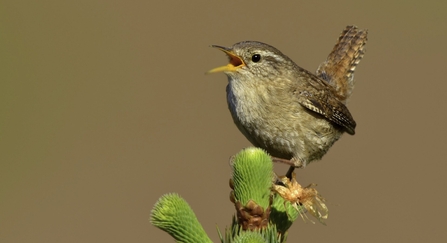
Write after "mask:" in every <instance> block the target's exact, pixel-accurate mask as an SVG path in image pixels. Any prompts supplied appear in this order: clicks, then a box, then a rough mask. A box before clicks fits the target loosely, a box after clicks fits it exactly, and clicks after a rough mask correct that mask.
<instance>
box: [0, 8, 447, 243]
mask: <svg viewBox="0 0 447 243" xmlns="http://www.w3.org/2000/svg"><path fill="white" fill-rule="evenodd" d="M446 9H447V3H446V2H442V1H425V2H424V1H354V0H352V1H348V0H345V1H293V3H292V1H288V2H286V1H281V2H279V1H225V2H223V1H221V2H217V1H166V2H164V3H155V1H98V0H88V1H71V2H69V1H2V3H1V8H0V27H1V34H0V53H1V54H0V62H1V63H0V242H5V243H6V242H173V239H172V238H171V237H170V236H169V235H167V234H166V233H165V232H162V231H161V230H159V229H157V228H155V227H153V226H152V225H151V224H150V223H149V221H148V218H149V215H150V211H151V209H152V206H153V205H154V204H155V202H156V201H157V199H158V198H159V197H160V196H161V195H163V194H164V193H168V192H178V193H179V194H180V195H181V196H182V197H184V198H185V199H186V200H187V201H188V202H189V204H190V205H191V207H192V208H193V209H194V211H195V212H196V214H197V216H198V218H199V220H200V221H201V223H202V224H203V225H204V228H205V230H206V231H207V232H208V234H209V235H210V236H211V238H212V239H213V240H214V241H215V242H218V235H217V233H216V229H215V228H216V225H217V226H218V227H219V228H220V229H222V230H223V229H224V228H225V227H226V226H228V225H230V222H231V216H232V215H233V213H234V208H233V205H232V204H231V203H230V201H229V198H228V195H229V192H230V188H229V186H228V179H229V176H230V167H229V165H228V158H229V157H230V156H231V155H233V154H235V153H237V152H238V151H239V150H240V149H242V148H244V147H247V146H250V144H249V142H248V141H247V140H246V139H245V138H244V137H243V136H242V135H241V134H240V133H239V131H238V130H237V129H236V127H235V126H234V124H233V122H232V120H231V116H230V114H229V112H228V110H227V105H226V98H225V97H226V96H225V86H226V85H227V80H226V77H225V75H224V74H215V75H204V73H205V72H206V71H207V70H209V69H211V68H214V67H216V66H220V65H224V64H226V63H227V58H226V57H225V55H224V54H223V53H221V52H219V51H217V50H214V49H212V48H209V45H211V44H219V45H225V46H230V45H232V44H233V43H235V42H238V41H242V40H259V41H263V42H266V43H269V44H271V45H273V46H275V47H277V48H279V49H280V50H281V51H282V52H284V53H285V54H286V55H288V56H289V57H291V58H292V59H293V60H294V61H295V62H296V63H297V64H298V65H300V66H302V67H304V68H306V69H309V70H312V71H314V70H316V68H317V67H318V65H319V64H320V63H321V62H322V61H323V60H325V58H326V56H327V55H328V54H329V52H330V51H331V50H332V47H333V45H334V44H335V41H336V39H337V38H338V36H339V33H340V32H341V31H342V29H343V28H344V27H345V26H346V25H350V24H354V25H357V26H359V27H360V28H367V29H369V42H368V44H367V52H366V55H365V58H364V59H363V61H362V62H361V63H360V65H359V67H358V68H357V71H356V76H355V78H356V80H357V85H356V88H355V90H354V95H353V97H352V98H351V101H350V104H349V109H350V110H351V113H352V114H353V116H354V118H355V119H356V121H357V124H358V126H357V130H356V132H357V133H356V135H355V136H348V135H345V136H343V138H342V139H341V140H340V141H339V142H337V143H336V144H335V145H334V147H333V148H332V149H331V150H330V152H329V153H328V154H327V155H326V156H325V157H324V158H323V160H322V161H319V162H315V163H312V164H310V165H309V166H308V167H307V168H306V169H304V170H300V171H299V172H298V178H299V181H300V182H301V183H302V184H304V185H307V184H308V183H312V182H314V183H318V184H319V186H318V190H319V192H320V193H321V194H322V195H323V196H324V197H325V198H327V200H328V206H329V210H330V214H329V219H328V220H327V224H328V226H323V225H321V224H315V225H314V224H312V223H309V222H308V223H304V222H302V221H301V220H297V222H296V223H295V224H294V225H293V227H292V229H291V230H290V234H289V241H301V242H310V241H312V242H323V241H324V242H421V241H426V240H428V241H430V242H444V241H445V240H446V239H447V233H446V230H445V222H444V219H443V215H445V212H444V210H445V206H444V205H445V201H446V199H447V197H446V192H447V191H446V186H447V183H446V182H447V179H446V177H445V171H446V169H447V166H446V157H447V149H446V148H445V147H446V146H445V145H446V139H445V137H446V135H447V132H446V131H447V129H446V113H447V111H446V96H447V95H446V90H447V84H446V78H445V77H446V75H445V70H446V61H447V47H446V43H447V26H446V23H447V14H446ZM286 169H287V167H286V166H284V165H277V166H276V171H277V172H278V173H279V174H284V173H285V171H286Z"/></svg>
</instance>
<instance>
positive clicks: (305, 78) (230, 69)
mask: <svg viewBox="0 0 447 243" xmlns="http://www.w3.org/2000/svg"><path fill="white" fill-rule="evenodd" d="M366 41H367V30H360V29H358V28H357V27H355V26H347V27H346V29H345V30H344V31H343V32H342V34H341V36H340V38H339V40H338V42H337V43H336V45H335V47H334V49H333V51H332V52H331V53H330V54H329V56H328V58H327V60H326V61H325V62H323V63H322V64H321V65H320V67H319V68H318V70H317V72H316V74H313V73H311V72H309V71H307V70H305V69H303V68H301V67H299V66H298V65H296V64H295V63H294V62H293V61H292V60H291V59H290V58H289V57H287V56H286V55H284V54H283V53H281V52H280V51H279V50H278V49H276V48H275V47H273V46H270V45H267V44H264V43H261V42H256V41H243V42H239V43H236V44H234V45H233V46H232V47H230V48H227V47H222V46H216V45H213V47H215V48H217V49H220V50H221V51H223V52H225V53H226V54H227V55H228V57H229V64H228V65H226V66H223V67H218V68H215V69H212V70H210V71H209V72H208V73H215V72H221V71H223V72H224V73H225V74H226V75H227V77H228V82H229V83H228V86H227V101H228V107H229V110H230V112H231V115H232V117H233V120H234V123H235V124H236V126H237V127H238V128H239V130H240V131H241V132H242V133H243V134H244V135H245V137H246V138H247V139H248V140H249V141H250V142H251V143H252V144H253V145H254V146H256V147H260V148H263V149H265V150H266V151H267V152H268V153H270V155H271V156H272V158H273V160H274V161H275V162H283V163H287V164H290V165H291V166H293V167H305V166H306V165H307V164H308V163H310V162H312V161H314V160H319V159H321V158H322V156H323V155H325V154H326V152H327V151H328V150H329V148H330V147H331V146H332V145H333V144H334V142H335V141H337V140H338V139H339V138H340V136H341V135H342V134H343V133H344V132H347V133H348V134H350V135H353V134H354V133H355V130H354V129H355V127H356V123H355V121H354V119H353V118H352V116H351V113H350V112H349V110H348V108H347V107H346V106H345V104H346V101H347V99H348V98H349V96H350V95H351V92H352V89H353V87H354V81H353V73H354V70H355V67H356V65H357V64H358V63H359V62H360V59H361V58H362V57H363V54H364V46H365V43H366ZM289 173H291V171H290V170H289Z"/></svg>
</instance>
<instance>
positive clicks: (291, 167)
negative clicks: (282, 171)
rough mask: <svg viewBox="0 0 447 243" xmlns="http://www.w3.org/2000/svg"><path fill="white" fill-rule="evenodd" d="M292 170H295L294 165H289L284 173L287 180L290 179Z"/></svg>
mask: <svg viewBox="0 0 447 243" xmlns="http://www.w3.org/2000/svg"><path fill="white" fill-rule="evenodd" d="M294 170H295V166H290V167H289V170H288V171H287V173H286V177H287V178H289V180H292V177H293V171H294Z"/></svg>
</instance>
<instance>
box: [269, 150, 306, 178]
mask: <svg viewBox="0 0 447 243" xmlns="http://www.w3.org/2000/svg"><path fill="white" fill-rule="evenodd" d="M272 161H273V162H275V163H283V164H287V165H290V168H289V170H288V171H287V173H286V177H287V178H289V179H290V180H292V173H293V171H294V170H295V168H302V167H303V163H302V162H301V161H298V160H297V159H295V158H292V159H282V158H277V157H273V156H272ZM296 162H298V163H296Z"/></svg>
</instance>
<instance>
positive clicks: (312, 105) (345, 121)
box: [296, 67, 356, 135]
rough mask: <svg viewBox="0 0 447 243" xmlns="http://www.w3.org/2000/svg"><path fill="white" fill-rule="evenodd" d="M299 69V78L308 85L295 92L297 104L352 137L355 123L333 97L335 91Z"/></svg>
mask: <svg viewBox="0 0 447 243" xmlns="http://www.w3.org/2000/svg"><path fill="white" fill-rule="evenodd" d="M298 68H299V67H298ZM299 69H300V72H299V73H301V77H300V78H301V79H303V80H307V81H308V84H307V85H304V86H303V87H301V88H300V89H299V90H297V91H296V95H297V97H298V102H299V103H300V104H301V105H302V106H304V107H306V108H307V109H309V110H311V111H313V112H316V113H318V114H320V115H322V116H324V117H325V118H326V119H328V120H329V121H331V122H333V123H335V124H337V125H339V126H341V127H343V128H344V129H345V131H346V132H347V133H349V134H351V135H354V134H355V127H356V123H355V121H354V119H353V118H352V115H351V113H350V112H349V110H348V108H347V107H346V106H345V105H344V104H343V103H342V102H341V101H339V100H338V99H337V97H336V96H335V90H334V89H333V88H332V87H331V86H330V85H329V84H327V82H325V81H323V80H322V79H320V78H318V77H317V76H315V75H314V74H312V73H310V72H309V71H307V70H305V69H302V68H299Z"/></svg>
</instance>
